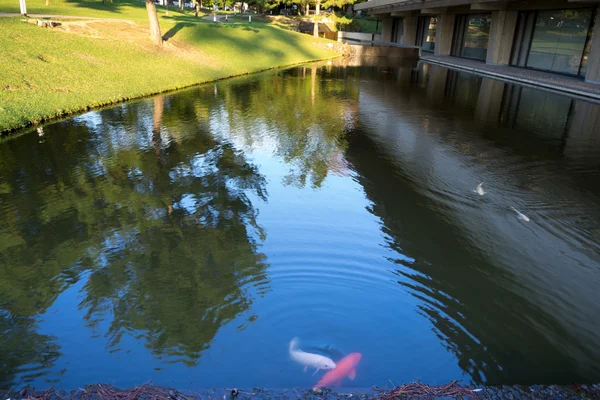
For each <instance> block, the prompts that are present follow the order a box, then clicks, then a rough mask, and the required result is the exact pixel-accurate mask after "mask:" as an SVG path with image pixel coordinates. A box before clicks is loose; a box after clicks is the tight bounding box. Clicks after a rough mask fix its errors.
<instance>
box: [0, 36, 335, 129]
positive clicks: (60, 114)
mask: <svg viewBox="0 0 600 400" xmlns="http://www.w3.org/2000/svg"><path fill="white" fill-rule="evenodd" d="M318 47H321V46H318ZM344 56H345V54H343V53H342V54H340V53H339V52H338V54H337V55H335V56H332V57H327V58H319V59H316V60H306V61H301V62H297V63H291V64H284V65H274V66H272V67H269V68H263V69H260V70H257V71H249V72H243V73H239V74H233V75H228V76H222V77H219V78H216V79H209V80H206V81H198V82H194V83H190V84H183V85H173V86H170V87H167V88H166V89H163V90H157V91H151V92H147V93H142V94H139V95H133V96H122V97H119V98H117V99H113V100H108V101H105V102H99V103H95V104H93V105H90V104H86V105H82V106H80V107H76V108H74V109H72V110H69V111H65V110H57V111H56V112H55V113H54V114H52V115H47V116H42V117H41V118H39V119H36V120H28V121H26V122H23V123H20V124H17V125H14V126H11V127H9V128H6V129H0V141H2V140H4V139H13V138H15V137H18V136H20V134H25V133H27V132H29V129H30V128H32V127H36V126H39V125H42V124H45V123H49V122H55V121H59V120H62V119H66V118H70V117H73V116H75V115H78V114H83V113H86V112H88V111H92V110H99V109H102V108H106V107H112V106H116V105H118V104H122V103H125V102H127V101H131V100H140V99H144V98H150V97H153V96H157V95H160V94H169V93H173V92H176V91H179V90H185V89H190V88H193V87H195V86H201V85H205V84H208V83H213V82H219V81H223V80H226V79H231V78H239V77H243V76H249V75H255V74H260V73H261V72H268V71H273V70H277V69H286V68H293V67H297V66H300V65H306V64H313V63H318V62H324V61H331V60H335V59H337V58H342V57H344Z"/></svg>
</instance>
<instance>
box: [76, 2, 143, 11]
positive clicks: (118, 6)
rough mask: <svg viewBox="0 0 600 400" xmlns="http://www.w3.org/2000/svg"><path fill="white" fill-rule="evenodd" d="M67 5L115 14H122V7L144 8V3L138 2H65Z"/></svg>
mask: <svg viewBox="0 0 600 400" xmlns="http://www.w3.org/2000/svg"><path fill="white" fill-rule="evenodd" d="M67 3H69V4H71V5H73V6H75V7H78V8H89V9H91V10H97V11H108V12H115V13H120V14H121V13H123V7H127V6H130V7H136V6H137V7H140V8H141V6H140V5H142V6H144V7H145V3H141V2H138V1H126V0H125V1H123V0H113V2H104V3H102V1H101V0H96V1H88V0H67Z"/></svg>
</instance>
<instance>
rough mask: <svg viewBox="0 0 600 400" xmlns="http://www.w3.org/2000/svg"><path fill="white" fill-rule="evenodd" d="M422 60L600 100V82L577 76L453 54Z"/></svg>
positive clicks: (560, 92)
mask: <svg viewBox="0 0 600 400" xmlns="http://www.w3.org/2000/svg"><path fill="white" fill-rule="evenodd" d="M420 59H421V61H424V62H427V63H432V64H438V65H442V66H444V67H448V68H451V69H457V70H463V71H468V72H471V73H475V74H479V75H483V76H489V77H493V78H496V79H500V80H505V81H509V82H518V83H520V84H523V85H525V86H531V87H535V88H543V89H545V90H548V91H551V92H555V93H558V94H570V95H573V96H576V97H580V98H583V99H585V100H592V101H594V102H600V85H594V84H592V83H589V82H585V81H583V80H580V79H577V78H572V77H568V76H562V75H557V74H552V73H547V72H541V71H534V70H528V69H523V68H516V67H510V66H506V65H489V64H485V63H483V62H479V61H474V60H468V59H464V58H458V57H451V56H434V55H426V56H421V57H420Z"/></svg>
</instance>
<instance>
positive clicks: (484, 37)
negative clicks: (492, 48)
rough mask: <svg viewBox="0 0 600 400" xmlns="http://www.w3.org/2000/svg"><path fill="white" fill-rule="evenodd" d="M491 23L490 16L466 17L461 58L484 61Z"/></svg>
mask: <svg viewBox="0 0 600 400" xmlns="http://www.w3.org/2000/svg"><path fill="white" fill-rule="evenodd" d="M491 22H492V16H491V15H490V14H483V15H469V16H468V20H467V24H466V27H465V33H464V42H463V46H462V51H461V54H460V55H461V56H462V57H466V58H475V59H477V60H485V59H486V57H487V49H488V40H489V37H490V24H491Z"/></svg>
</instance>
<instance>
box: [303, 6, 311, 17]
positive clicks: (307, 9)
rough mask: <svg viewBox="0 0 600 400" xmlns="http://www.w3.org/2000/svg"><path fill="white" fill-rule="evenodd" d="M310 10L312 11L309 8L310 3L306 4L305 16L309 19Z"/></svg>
mask: <svg viewBox="0 0 600 400" xmlns="http://www.w3.org/2000/svg"><path fill="white" fill-rule="evenodd" d="M309 10H310V8H309V6H308V3H306V14H304V15H306V16H307V17H308V11H309Z"/></svg>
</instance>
